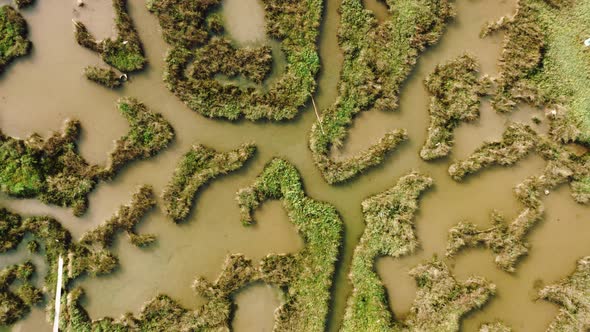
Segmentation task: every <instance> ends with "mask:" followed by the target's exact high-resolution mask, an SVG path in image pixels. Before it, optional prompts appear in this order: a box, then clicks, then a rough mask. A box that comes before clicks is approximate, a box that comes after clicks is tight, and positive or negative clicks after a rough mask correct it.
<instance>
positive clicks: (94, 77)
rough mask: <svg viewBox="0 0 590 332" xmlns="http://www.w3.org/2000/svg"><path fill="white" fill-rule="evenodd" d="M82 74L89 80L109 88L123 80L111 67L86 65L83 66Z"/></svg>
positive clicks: (116, 85) (121, 82)
mask: <svg viewBox="0 0 590 332" xmlns="http://www.w3.org/2000/svg"><path fill="white" fill-rule="evenodd" d="M84 75H85V76H86V78H88V79H89V80H91V81H94V82H96V83H98V84H102V85H104V86H106V87H107V88H111V89H114V88H118V87H120V86H121V84H123V82H124V80H123V79H121V75H119V74H117V72H116V71H114V70H113V69H111V68H101V67H93V66H88V67H86V68H84Z"/></svg>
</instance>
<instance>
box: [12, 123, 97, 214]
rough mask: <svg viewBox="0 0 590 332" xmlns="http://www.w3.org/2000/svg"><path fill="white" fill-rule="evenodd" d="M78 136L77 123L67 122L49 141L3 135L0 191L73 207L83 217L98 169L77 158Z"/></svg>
mask: <svg viewBox="0 0 590 332" xmlns="http://www.w3.org/2000/svg"><path fill="white" fill-rule="evenodd" d="M79 133H80V123H79V122H78V121H76V120H67V121H66V122H65V126H64V129H63V130H62V131H61V132H54V133H53V134H52V135H51V136H50V137H49V138H47V139H43V138H42V137H41V136H39V135H38V134H33V135H31V136H30V137H28V138H27V139H26V140H21V139H16V138H12V137H8V136H5V135H3V134H2V133H0V161H1V162H0V189H1V190H2V191H3V192H5V193H7V194H9V195H11V196H14V197H19V198H38V199H40V200H41V201H42V202H44V203H48V204H56V205H60V206H71V207H73V208H74V214H75V215H81V214H82V213H83V212H84V211H85V210H86V205H87V195H88V193H89V192H90V191H91V190H92V189H93V188H94V186H95V185H96V182H97V180H98V176H99V167H97V166H91V165H89V164H88V163H87V162H86V161H85V160H84V159H83V158H82V157H81V156H80V155H79V154H78V152H77V147H76V144H75V142H76V140H77V139H78V136H79Z"/></svg>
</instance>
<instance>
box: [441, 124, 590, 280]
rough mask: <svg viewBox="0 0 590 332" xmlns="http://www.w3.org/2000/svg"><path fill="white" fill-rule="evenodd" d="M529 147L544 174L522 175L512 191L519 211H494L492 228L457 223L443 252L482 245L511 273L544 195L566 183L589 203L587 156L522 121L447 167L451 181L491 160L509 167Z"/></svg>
mask: <svg viewBox="0 0 590 332" xmlns="http://www.w3.org/2000/svg"><path fill="white" fill-rule="evenodd" d="M532 151H535V152H536V153H538V154H539V155H541V157H543V159H545V160H546V161H547V165H546V167H545V170H544V171H543V174H541V175H539V176H531V177H529V178H527V179H526V180H524V182H522V183H521V184H519V185H518V186H516V188H515V189H514V193H515V195H516V197H517V199H518V201H519V202H520V203H521V204H522V205H523V210H521V212H520V213H519V214H518V216H517V217H516V218H515V219H514V220H513V221H512V222H511V223H507V222H506V221H505V220H504V218H503V217H502V216H501V215H499V214H498V213H494V214H493V215H492V227H490V228H488V229H478V228H477V227H476V226H475V225H474V224H472V223H468V222H461V223H459V224H458V225H457V226H455V227H454V228H452V229H451V230H450V231H449V243H448V246H447V255H448V256H452V255H454V254H456V253H457V252H458V251H459V250H460V249H462V248H463V247H473V246H478V245H484V246H486V247H488V248H490V249H491V250H492V251H493V252H494V253H495V254H496V259H495V262H496V264H497V265H498V266H499V267H500V268H502V269H504V270H506V271H509V272H514V270H515V267H514V266H515V264H516V262H517V260H518V259H519V258H520V257H521V256H523V255H525V254H526V253H527V252H528V244H527V243H526V242H525V238H526V236H527V234H528V232H529V231H530V229H531V228H532V227H533V226H534V225H535V224H536V223H538V222H539V221H540V220H541V219H542V218H543V212H544V205H543V201H542V197H543V195H546V194H549V193H550V191H551V190H553V189H554V188H556V187H557V186H559V185H561V184H565V183H569V184H570V188H571V189H572V196H573V197H574V199H575V200H576V201H578V202H579V203H586V202H587V201H588V200H587V198H588V196H587V193H586V191H585V190H586V189H585V187H584V185H583V183H585V182H586V181H588V180H587V179H588V177H589V176H590V159H589V155H587V154H586V155H583V156H578V155H576V154H574V153H572V152H570V151H568V150H567V149H565V148H564V147H563V145H561V144H559V143H556V142H554V141H553V140H551V139H550V138H548V137H545V136H541V135H538V134H536V133H535V132H534V131H533V130H532V129H531V128H530V127H528V126H525V125H520V124H513V125H511V126H509V127H508V128H507V130H506V132H505V133H504V135H503V139H502V141H500V142H493V143H484V145H483V146H482V147H481V148H479V149H478V150H476V152H475V153H474V154H473V155H471V156H470V157H469V158H468V159H467V160H465V161H462V162H459V163H455V164H453V165H451V167H450V168H449V173H450V174H451V175H452V176H453V177H454V178H455V179H461V178H462V177H463V176H465V175H466V174H470V173H473V172H475V171H477V170H479V169H481V168H483V167H486V166H490V165H492V164H500V165H512V164H514V163H515V162H517V161H518V160H520V159H522V158H524V157H525V156H526V155H527V154H528V153H530V152H532Z"/></svg>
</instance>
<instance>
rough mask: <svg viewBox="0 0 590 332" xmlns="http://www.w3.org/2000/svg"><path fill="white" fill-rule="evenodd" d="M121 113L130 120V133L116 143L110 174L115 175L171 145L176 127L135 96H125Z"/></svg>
mask: <svg viewBox="0 0 590 332" xmlns="http://www.w3.org/2000/svg"><path fill="white" fill-rule="evenodd" d="M117 108H118V109H119V112H121V114H122V115H123V117H125V119H126V120H127V121H128V122H129V132H128V133H127V135H125V136H123V137H121V138H120V139H118V140H117V141H116V142H115V148H114V150H113V151H112V152H111V154H110V156H109V163H108V166H107V168H106V175H107V176H112V175H114V174H115V173H116V172H117V171H118V170H119V169H120V168H121V167H123V165H125V164H127V163H129V162H130V161H132V160H136V159H146V158H149V157H151V156H154V155H156V154H157V153H158V152H160V151H162V150H163V149H164V148H166V147H167V146H168V144H170V142H171V141H172V139H173V138H174V129H173V128H172V126H171V125H170V123H169V122H168V121H166V119H164V117H163V116H162V114H160V113H155V112H152V111H151V110H149V109H148V108H147V106H146V105H145V104H143V103H141V102H139V101H138V100H137V99H135V98H121V99H119V101H118V102H117Z"/></svg>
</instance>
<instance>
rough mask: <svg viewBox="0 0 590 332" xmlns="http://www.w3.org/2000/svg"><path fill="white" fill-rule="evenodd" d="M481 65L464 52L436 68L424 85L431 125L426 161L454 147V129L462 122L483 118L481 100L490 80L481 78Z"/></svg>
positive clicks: (422, 153)
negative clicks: (479, 71)
mask: <svg viewBox="0 0 590 332" xmlns="http://www.w3.org/2000/svg"><path fill="white" fill-rule="evenodd" d="M478 67H479V66H478V64H477V61H476V60H475V58H473V57H472V56H470V55H467V54H466V55H462V56H460V57H458V58H456V59H453V60H451V61H449V62H448V63H446V64H443V65H438V66H436V67H435V69H434V72H432V73H431V74H430V75H428V77H426V79H425V81H424V84H425V85H426V89H427V90H428V91H429V92H430V94H431V96H432V97H431V98H430V106H429V108H428V111H429V112H430V126H429V127H428V137H427V138H426V142H425V143H424V146H423V147H422V150H421V151H420V157H422V159H424V160H432V159H436V158H441V157H444V156H446V155H448V154H449V152H450V151H451V148H452V146H453V131H454V129H455V128H456V127H457V126H458V125H459V124H460V123H461V122H471V121H474V120H475V119H477V118H478V117H479V107H480V104H481V103H480V99H481V97H482V96H483V95H485V94H486V90H487V88H488V85H489V84H488V83H489V82H488V79H487V78H483V79H479V78H478V77H477V75H478V69H479V68H478Z"/></svg>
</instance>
